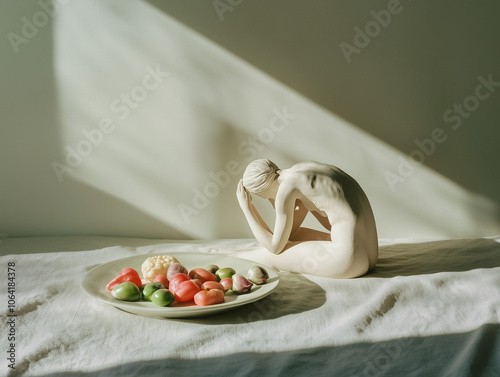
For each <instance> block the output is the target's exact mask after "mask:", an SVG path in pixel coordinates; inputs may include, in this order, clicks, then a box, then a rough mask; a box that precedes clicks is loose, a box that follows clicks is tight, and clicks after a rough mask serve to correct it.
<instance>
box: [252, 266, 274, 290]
mask: <svg viewBox="0 0 500 377" xmlns="http://www.w3.org/2000/svg"><path fill="white" fill-rule="evenodd" d="M247 279H248V280H250V281H251V282H252V283H254V284H257V285H261V284H264V283H265V282H266V281H267V279H269V274H268V272H267V271H266V269H265V268H264V267H261V266H257V265H255V266H252V267H250V269H249V270H248V274H247Z"/></svg>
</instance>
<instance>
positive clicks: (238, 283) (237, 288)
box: [231, 274, 253, 295]
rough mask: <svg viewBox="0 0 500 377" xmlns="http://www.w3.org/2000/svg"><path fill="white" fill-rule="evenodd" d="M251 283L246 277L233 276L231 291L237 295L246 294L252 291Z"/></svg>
mask: <svg viewBox="0 0 500 377" xmlns="http://www.w3.org/2000/svg"><path fill="white" fill-rule="evenodd" d="M252 286H253V283H252V282H250V281H248V279H247V278H246V277H244V276H243V275H240V274H234V275H233V288H231V289H232V291H233V292H234V293H236V294H238V295H241V294H243V293H248V292H250V290H251V289H252Z"/></svg>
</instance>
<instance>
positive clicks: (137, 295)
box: [111, 281, 141, 301]
mask: <svg viewBox="0 0 500 377" xmlns="http://www.w3.org/2000/svg"><path fill="white" fill-rule="evenodd" d="M111 295H112V296H113V297H114V298H116V299H118V300H123V301H137V300H140V299H141V291H140V289H139V287H138V286H137V285H135V284H134V283H132V282H130V281H127V282H125V283H121V284H118V285H115V287H114V288H113V290H112V291H111Z"/></svg>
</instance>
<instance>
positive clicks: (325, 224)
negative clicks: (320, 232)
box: [311, 211, 332, 231]
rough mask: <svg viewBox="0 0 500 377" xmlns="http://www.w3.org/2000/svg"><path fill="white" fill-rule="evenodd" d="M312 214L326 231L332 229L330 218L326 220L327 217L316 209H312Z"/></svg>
mask: <svg viewBox="0 0 500 377" xmlns="http://www.w3.org/2000/svg"><path fill="white" fill-rule="evenodd" d="M311 213H312V214H313V216H314V217H316V219H317V220H318V221H319V223H320V224H321V225H323V227H324V228H325V229H326V230H328V231H331V230H332V225H331V224H330V220H328V217H325V216H321V215H320V214H319V213H318V212H316V211H312V212H311Z"/></svg>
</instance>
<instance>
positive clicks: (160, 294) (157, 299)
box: [151, 288, 175, 306]
mask: <svg viewBox="0 0 500 377" xmlns="http://www.w3.org/2000/svg"><path fill="white" fill-rule="evenodd" d="M151 301H152V302H153V303H155V304H156V305H159V306H169V305H170V304H172V303H173V302H174V301H175V297H174V294H173V293H172V292H170V291H169V290H168V289H165V288H161V289H157V290H156V291H154V292H153V294H152V295H151Z"/></svg>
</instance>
